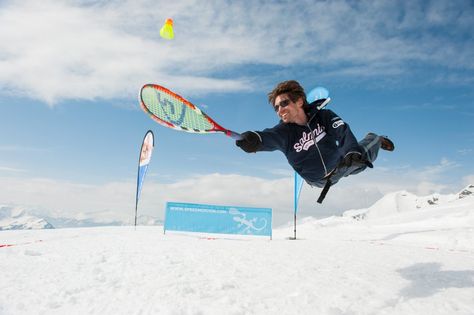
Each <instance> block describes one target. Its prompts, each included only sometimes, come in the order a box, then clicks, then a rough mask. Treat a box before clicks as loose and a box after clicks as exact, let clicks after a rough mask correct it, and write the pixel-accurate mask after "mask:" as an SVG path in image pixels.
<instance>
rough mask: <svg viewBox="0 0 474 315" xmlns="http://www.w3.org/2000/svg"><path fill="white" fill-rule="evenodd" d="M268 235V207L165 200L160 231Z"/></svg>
mask: <svg viewBox="0 0 474 315" xmlns="http://www.w3.org/2000/svg"><path fill="white" fill-rule="evenodd" d="M167 230H171V231H187V232H201V233H220V234H240V235H258V236H270V238H271V237H272V209H270V208H246V207H234V206H217V205H204V204H192V203H177V202H168V203H167V204H166V213H165V224H164V231H165V233H166V231H167Z"/></svg>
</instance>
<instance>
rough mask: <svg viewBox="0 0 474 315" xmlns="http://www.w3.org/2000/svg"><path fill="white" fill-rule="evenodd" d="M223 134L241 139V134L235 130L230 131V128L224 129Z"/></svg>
mask: <svg viewBox="0 0 474 315" xmlns="http://www.w3.org/2000/svg"><path fill="white" fill-rule="evenodd" d="M225 134H226V135H227V136H229V137H231V138H232V139H235V140H242V135H241V134H240V133H237V132H235V131H232V130H226V131H225Z"/></svg>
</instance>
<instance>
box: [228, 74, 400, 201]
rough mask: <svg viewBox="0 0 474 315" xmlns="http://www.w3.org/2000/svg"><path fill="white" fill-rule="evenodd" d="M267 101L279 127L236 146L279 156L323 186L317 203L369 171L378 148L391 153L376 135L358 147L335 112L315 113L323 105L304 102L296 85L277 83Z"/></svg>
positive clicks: (251, 135)
mask: <svg viewBox="0 0 474 315" xmlns="http://www.w3.org/2000/svg"><path fill="white" fill-rule="evenodd" d="M268 100H269V102H270V104H272V105H273V108H274V109H275V112H276V113H277V115H278V116H279V117H280V119H281V120H280V122H279V123H278V124H277V125H276V126H274V127H273V128H267V129H265V130H263V131H246V132H244V133H243V134H242V139H241V140H237V141H236V145H237V146H239V147H240V148H241V149H242V150H244V151H245V152H248V153H252V152H257V151H275V150H279V151H281V152H283V154H285V156H286V158H287V159H288V162H289V163H290V165H291V166H292V167H293V169H294V170H295V171H296V172H297V173H298V174H299V175H301V177H302V178H303V179H304V180H305V181H306V182H307V183H308V184H309V185H311V186H316V187H324V189H323V192H322V193H321V196H320V198H319V200H318V202H322V199H324V196H325V195H326V193H327V191H328V190H329V187H330V186H331V185H334V184H336V183H337V182H338V181H339V179H341V178H342V177H344V176H349V175H353V174H357V173H360V172H362V171H363V170H365V169H366V168H367V167H373V166H372V163H373V162H374V161H375V159H376V158H377V154H378V151H379V149H380V148H382V149H384V150H387V151H393V150H394V148H395V147H394V144H393V142H392V141H390V139H388V138H387V137H385V136H378V135H376V134H374V133H369V134H367V136H366V137H365V138H364V139H362V140H361V141H360V142H359V143H358V142H357V140H356V138H355V136H354V135H353V133H352V131H351V129H350V128H349V125H348V124H346V123H345V122H344V121H343V120H342V119H341V118H340V117H338V116H337V115H336V114H335V113H334V112H332V111H331V110H327V109H321V110H318V108H317V105H318V104H321V103H322V102H323V101H324V100H319V101H316V102H313V103H311V104H308V103H307V101H306V94H305V92H304V89H303V88H302V87H301V85H300V84H299V83H298V82H297V81H293V80H291V81H284V82H281V83H279V84H278V85H277V86H276V87H275V89H274V90H273V91H271V92H270V93H269V94H268Z"/></svg>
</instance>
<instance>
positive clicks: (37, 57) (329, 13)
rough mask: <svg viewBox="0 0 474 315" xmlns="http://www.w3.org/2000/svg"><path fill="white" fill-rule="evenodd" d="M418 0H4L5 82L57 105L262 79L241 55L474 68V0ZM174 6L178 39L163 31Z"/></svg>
mask: <svg viewBox="0 0 474 315" xmlns="http://www.w3.org/2000/svg"><path fill="white" fill-rule="evenodd" d="M420 3H421V2H412V1H407V2H402V3H399V2H397V3H391V2H377V3H374V2H373V1H358V2H356V3H354V2H350V1H347V2H346V1H331V2H312V1H302V2H295V3H284V2H268V1H265V2H264V1H238V2H229V1H217V0H216V1H205V2H202V1H176V2H175V1H148V0H142V1H127V0H123V1H108V2H95V1H83V2H81V1H53V0H44V1H39V2H38V1H33V0H25V1H7V2H5V3H3V4H2V5H1V6H0V25H2V27H1V28H0V41H1V42H2V43H3V45H2V48H1V51H0V83H1V85H2V86H3V88H2V90H3V92H4V93H5V92H6V91H8V92H10V93H21V94H23V95H26V96H29V97H32V98H37V99H41V100H43V101H45V102H48V103H49V104H54V103H55V102H57V101H60V100H63V99H95V98H121V97H124V96H129V95H135V94H136V93H137V90H138V89H139V87H140V86H141V85H142V84H143V83H146V82H157V83H160V82H161V83H166V85H167V86H169V87H170V88H172V89H177V90H179V91H182V93H185V94H186V95H189V94H190V93H195V92H197V91H199V92H208V91H240V90H246V89H249V88H250V87H251V86H253V85H255V84H258V83H256V82H259V81H260V80H257V79H256V78H253V77H248V78H247V77H240V76H239V75H237V76H235V75H232V77H231V76H230V75H229V71H232V72H231V73H233V74H235V71H233V70H235V69H236V67H238V66H241V65H249V66H253V65H261V64H271V65H280V66H289V65H297V64H302V63H305V64H308V65H318V66H320V67H322V68H324V69H326V70H327V71H329V72H331V71H332V73H333V74H334V73H338V71H341V74H343V75H347V74H350V75H354V76H359V75H393V74H395V75H398V74H400V73H401V72H403V71H411V70H410V68H409V63H410V62H411V61H416V62H421V63H432V64H437V65H444V66H447V67H450V68H453V69H460V70H463V69H473V68H474V61H473V60H474V58H473V51H474V47H473V46H474V44H473V43H470V42H466V41H459V42H458V41H456V40H455V39H452V38H454V37H453V36H451V34H463V33H466V34H469V32H470V30H471V29H472V27H473V24H474V22H472V19H470V17H471V16H472V13H473V8H472V6H470V5H468V4H469V3H468V2H467V3H465V4H464V3H463V2H456V3H458V5H453V4H449V5H448V4H444V2H433V3H432V4H428V5H427V6H422V5H421V4H420ZM425 11H426V12H428V13H424V12H425ZM447 13H449V14H447ZM168 17H172V18H173V19H174V21H175V25H174V27H175V34H176V37H175V39H174V40H172V41H165V40H163V39H161V38H160V37H159V36H158V31H159V28H160V27H161V25H162V23H163V22H164V20H165V19H166V18H168ZM435 27H437V29H436V30H439V29H440V28H442V29H444V30H445V31H444V32H441V31H437V32H435V31H434V30H435V29H434V28H435ZM446 30H448V31H446ZM222 73H227V78H226V77H223V76H222ZM229 77H231V78H229ZM462 77H463V76H461V79H462Z"/></svg>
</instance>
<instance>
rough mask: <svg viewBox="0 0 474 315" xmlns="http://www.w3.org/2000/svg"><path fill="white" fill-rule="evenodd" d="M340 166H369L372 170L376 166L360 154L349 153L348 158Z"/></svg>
mask: <svg viewBox="0 0 474 315" xmlns="http://www.w3.org/2000/svg"><path fill="white" fill-rule="evenodd" d="M340 165H341V166H346V167H350V166H353V165H354V166H357V165H367V166H368V167H370V168H373V167H374V165H372V163H370V162H369V161H367V160H366V159H364V158H363V157H362V154H361V153H359V152H350V153H347V154H346V156H345V157H344V159H342V161H341V163H340Z"/></svg>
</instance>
